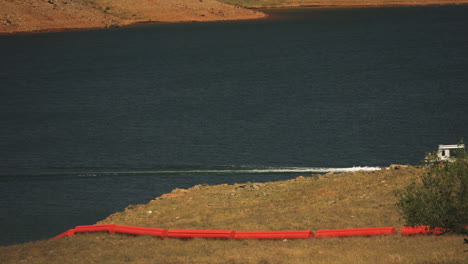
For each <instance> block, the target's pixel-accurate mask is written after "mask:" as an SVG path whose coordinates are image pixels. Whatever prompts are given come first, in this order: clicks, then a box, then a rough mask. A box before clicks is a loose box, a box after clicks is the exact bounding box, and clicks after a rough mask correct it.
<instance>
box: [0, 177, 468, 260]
mask: <svg viewBox="0 0 468 264" xmlns="http://www.w3.org/2000/svg"><path fill="white" fill-rule="evenodd" d="M420 172H421V171H420V169H417V168H407V169H400V170H382V171H376V172H359V173H344V174H328V175H324V176H317V175H315V176H311V177H305V178H298V179H295V180H290V181H281V182H270V183H265V184H236V185H218V186H196V187H193V188H191V189H188V190H177V189H176V190H174V192H173V193H171V194H169V195H165V196H163V197H160V198H157V199H155V200H153V201H151V202H149V203H148V204H146V205H138V206H130V207H129V208H128V209H126V210H125V211H124V212H120V213H116V214H114V215H112V216H110V217H108V218H107V219H105V220H104V221H101V222H100V223H116V224H125V225H136V226H146V227H158V228H167V229H170V228H187V229H188V228H200V229H202V228H210V229H234V230H288V229H289V230H291V229H298V230H307V229H311V230H314V231H315V230H319V229H328V228H359V227H378V226H395V227H397V228H399V227H401V225H402V222H401V221H400V220H399V216H398V214H397V212H396V211H395V208H394V203H395V197H394V195H393V190H394V189H395V188H401V187H402V186H404V185H406V184H407V183H408V182H409V180H410V179H411V178H412V177H415V176H416V175H417V174H418V173H420ZM149 211H151V213H150V212H149ZM466 249H467V247H466V246H464V245H463V239H462V237H461V236H456V235H444V236H437V237H435V236H416V237H402V236H400V235H394V236H385V237H372V238H358V237H356V238H343V239H306V240H287V241H283V240H239V241H234V240H210V239H193V240H178V239H165V240H161V239H158V238H155V237H147V236H144V237H133V236H126V235H109V234H105V233H94V234H79V235H76V236H74V237H66V238H62V239H57V240H49V241H38V242H32V243H26V244H23V245H15V246H8V247H0V259H1V260H2V263H78V264H79V263H467V260H468V253H466V252H463V250H466Z"/></svg>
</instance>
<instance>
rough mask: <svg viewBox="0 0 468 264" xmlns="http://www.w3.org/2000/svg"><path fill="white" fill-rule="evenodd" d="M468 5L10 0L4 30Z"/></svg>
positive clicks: (458, 0) (335, 0)
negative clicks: (273, 11) (278, 11)
mask: <svg viewBox="0 0 468 264" xmlns="http://www.w3.org/2000/svg"><path fill="white" fill-rule="evenodd" d="M456 4H468V0H367V1H364V0H288V1H282V0H171V1H167V0H148V1H136V2H135V1H131V0H76V1H71V0H8V1H1V2H0V34H1V35H3V34H14V33H34V32H45V31H64V30H77V29H98V28H110V27H122V26H129V25H135V24H141V23H171V22H208V21H226V20H251V19H261V18H266V17H268V15H267V14H265V13H263V12H261V10H262V9H269V8H348V7H349V8H353V7H387V6H422V5H456Z"/></svg>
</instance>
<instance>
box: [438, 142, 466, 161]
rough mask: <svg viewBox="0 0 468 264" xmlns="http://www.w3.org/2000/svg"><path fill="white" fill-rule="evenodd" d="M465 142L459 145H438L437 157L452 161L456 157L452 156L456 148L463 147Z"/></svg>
mask: <svg viewBox="0 0 468 264" xmlns="http://www.w3.org/2000/svg"><path fill="white" fill-rule="evenodd" d="M464 148H465V144H460V145H439V150H437V158H438V159H439V160H441V161H452V160H453V159H455V158H456V157H455V156H454V154H455V150H456V149H464Z"/></svg>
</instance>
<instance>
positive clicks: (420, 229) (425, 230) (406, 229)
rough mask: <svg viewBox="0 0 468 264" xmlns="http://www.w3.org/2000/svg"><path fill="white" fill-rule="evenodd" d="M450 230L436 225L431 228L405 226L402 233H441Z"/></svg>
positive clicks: (408, 234) (409, 234)
mask: <svg viewBox="0 0 468 264" xmlns="http://www.w3.org/2000/svg"><path fill="white" fill-rule="evenodd" d="M447 231H449V229H447V228H440V227H436V228H434V229H431V228H430V227H429V226H404V227H402V228H401V231H400V234H402V235H407V236H411V235H440V234H443V233H445V232H447Z"/></svg>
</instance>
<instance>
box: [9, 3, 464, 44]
mask: <svg viewBox="0 0 468 264" xmlns="http://www.w3.org/2000/svg"><path fill="white" fill-rule="evenodd" d="M461 5H463V6H466V5H468V1H453V2H437V1H436V2H429V3H419V2H418V3H414V2H411V3H406V2H405V3H403V2H402V3H388V4H387V3H379V4H372V3H356V4H322V5H321V4H315V5H282V6H277V7H244V8H245V9H249V10H255V11H259V12H261V13H263V14H264V16H262V17H258V18H233V19H227V20H221V19H220V20H209V21H202V20H200V21H198V20H180V21H154V20H142V21H126V22H125V23H124V24H122V25H115V26H111V27H71V28H46V29H40V30H33V31H14V32H0V36H6V35H29V34H41V33H51V32H65V31H81V30H103V29H111V28H126V27H138V26H139V25H148V24H174V23H213V22H230V21H256V20H261V19H273V18H272V15H270V14H267V13H264V12H262V10H265V11H267V10H280V9H348V8H350V9H351V8H391V7H395V8H398V7H429V6H461Z"/></svg>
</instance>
